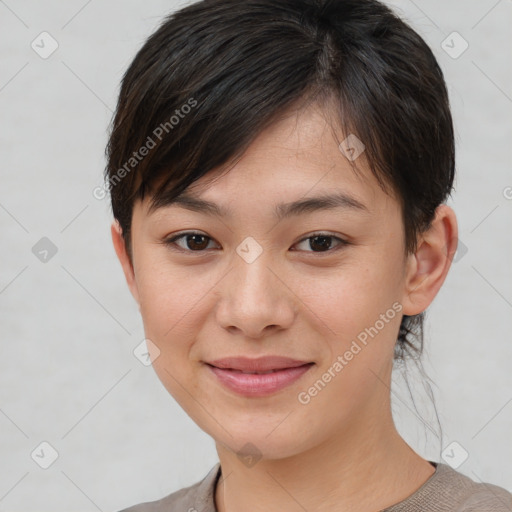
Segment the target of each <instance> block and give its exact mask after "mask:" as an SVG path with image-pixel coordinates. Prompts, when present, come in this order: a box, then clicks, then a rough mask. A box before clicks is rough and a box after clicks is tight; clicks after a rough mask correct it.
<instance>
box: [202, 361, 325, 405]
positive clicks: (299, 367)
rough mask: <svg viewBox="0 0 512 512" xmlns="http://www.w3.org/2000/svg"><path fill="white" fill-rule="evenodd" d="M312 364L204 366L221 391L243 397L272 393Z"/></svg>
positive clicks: (307, 369) (248, 363)
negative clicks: (231, 392)
mask: <svg viewBox="0 0 512 512" xmlns="http://www.w3.org/2000/svg"><path fill="white" fill-rule="evenodd" d="M314 364H315V363H313V362H307V361H300V360H297V359H290V358H285V357H281V356H266V357H262V358H258V359H248V358H240V357H237V358H224V359H217V360H215V361H212V362H209V363H206V365H207V366H208V367H209V369H210V370H211V372H212V373H213V374H214V375H215V376H216V378H217V381H218V382H220V383H221V384H222V385H223V386H224V387H225V388H227V389H229V390H230V391H234V392H235V393H237V394H241V395H243V396H246V397H261V396H267V395H269V394H272V393H276V392H277V391H280V390H282V389H283V388H285V387H287V386H289V385H291V384H292V383H294V382H295V381H297V380H298V379H299V378H300V377H301V376H302V375H304V374H305V373H307V372H308V371H309V370H310V368H311V367H313V366H314Z"/></svg>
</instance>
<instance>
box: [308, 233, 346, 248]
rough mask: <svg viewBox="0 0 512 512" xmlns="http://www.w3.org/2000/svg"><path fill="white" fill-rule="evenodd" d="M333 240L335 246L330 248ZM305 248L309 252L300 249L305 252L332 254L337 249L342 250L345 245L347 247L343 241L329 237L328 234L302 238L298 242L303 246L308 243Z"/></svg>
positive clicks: (332, 236)
mask: <svg viewBox="0 0 512 512" xmlns="http://www.w3.org/2000/svg"><path fill="white" fill-rule="evenodd" d="M333 240H334V241H336V242H337V244H336V246H335V247H334V248H332V244H333ZM308 241H309V243H308V244H307V246H306V247H307V248H309V249H311V250H309V251H308V250H307V248H306V249H302V250H305V251H306V252H316V253H318V252H333V251H335V250H337V249H340V248H342V247H343V246H345V245H348V242H346V241H345V240H342V239H341V238H339V237H337V236H334V235H330V234H329V233H315V234H313V235H311V236H309V237H307V238H304V239H303V240H301V241H300V242H299V244H305V242H308Z"/></svg>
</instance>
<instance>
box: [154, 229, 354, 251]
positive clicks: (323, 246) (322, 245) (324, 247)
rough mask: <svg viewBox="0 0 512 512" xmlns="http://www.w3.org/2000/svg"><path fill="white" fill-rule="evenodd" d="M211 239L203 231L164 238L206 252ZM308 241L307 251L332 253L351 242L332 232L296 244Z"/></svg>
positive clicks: (181, 247) (182, 247) (168, 243)
mask: <svg viewBox="0 0 512 512" xmlns="http://www.w3.org/2000/svg"><path fill="white" fill-rule="evenodd" d="M209 241H210V242H211V241H213V239H212V238H211V237H209V236H207V235H204V234H203V233H198V232H195V231H187V232H185V233H180V234H178V235H175V236H173V237H171V238H168V239H166V240H164V241H163V244H164V245H166V246H168V247H171V248H172V249H174V248H175V247H177V248H178V250H182V251H185V252H204V251H205V250H206V249H208V245H209ZM308 241H309V248H310V249H312V250H307V249H302V250H303V251H305V252H313V253H325V252H331V253H332V252H334V251H337V250H339V249H342V248H343V247H344V246H346V245H349V244H350V242H347V241H346V240H343V239H342V238H340V237H338V236H335V235H332V234H330V233H313V234H312V235H310V236H308V237H306V238H303V239H302V240H300V241H299V242H297V244H295V245H300V244H305V243H306V242H308ZM333 241H335V242H337V244H336V245H335V247H334V248H332V243H333Z"/></svg>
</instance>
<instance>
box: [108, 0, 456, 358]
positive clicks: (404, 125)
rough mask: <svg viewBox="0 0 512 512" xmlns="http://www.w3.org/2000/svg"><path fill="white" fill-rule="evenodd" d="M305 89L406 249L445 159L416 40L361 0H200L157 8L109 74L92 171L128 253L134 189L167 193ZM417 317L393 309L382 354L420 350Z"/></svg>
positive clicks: (444, 140)
mask: <svg viewBox="0 0 512 512" xmlns="http://www.w3.org/2000/svg"><path fill="white" fill-rule="evenodd" d="M311 101H317V102H319V103H321V104H322V105H324V106H325V108H326V109H327V108H328V107H331V109H332V107H334V108H333V109H332V110H331V115H332V112H334V118H336V119H337V122H338V124H339V126H340V127H342V130H343V133H345V134H347V135H348V134H350V133H352V134H355V135H356V136H357V137H358V138H359V139H360V140H361V141H363V143H364V145H365V153H364V158H365V161H366V162H367V163H368V165H369V168H370V169H371V171H372V173H373V174H374V176H375V177H376V178H377V179H378V181H379V183H380V184H381V186H382V187H383V189H384V190H386V189H389V190H390V191H392V192H393V193H394V194H395V195H396V197H397V198H398V200H399V202H400V204H401V207H402V214H403V225H404V234H405V246H406V253H407V252H413V251H415V249H416V241H417V236H418V234H420V233H421V232H422V231H423V230H425V229H427V228H428V227H429V226H430V224H431V222H432V220H433V218H434V215H435V210H436V208H437V206H438V205H440V204H441V203H443V202H445V201H446V199H447V198H448V196H449V194H450V193H451V190H452V186H453V179H454V172H455V154H454V134H453V126H452V118H451V113H450V108H449V101H448V94H447V90H446V85H445V82H444V77H443V74H442V71H441V69H440V67H439V65H438V63H437V61H436V59H435V57H434V55H433V53H432V51H431V50H430V48H429V47H428V46H427V44H426V43H425V41H424V40H423V39H422V38H421V37H420V36H419V35H418V34H417V33H416V32H415V31H414V30H413V29H412V28H411V27H409V26H408V25H407V24H406V23H405V22H404V21H402V20H401V19H400V18H399V17H398V16H397V15H395V14H394V13H393V12H392V11H391V10H390V9H389V8H388V7H386V6H385V5H384V4H382V3H380V2H378V1H375V0H244V1H240V0H203V1H200V2H197V3H194V4H191V5H188V6H187V7H185V8H183V9H181V10H179V11H177V12H174V13H172V14H171V15H170V16H168V17H167V18H166V19H165V20H164V22H163V23H162V24H161V26H160V27H159V28H158V29H157V30H156V32H155V33H154V34H152V35H151V36H150V37H149V38H148V40H147V41H146V43H145V44H144V46H143V47H142V48H141V49H140V51H139V52H138V53H137V55H136V56H135V58H134V60H133V62H132V63H131V65H130V66H129V68H128V70H127V71H126V73H125V74H124V77H123V79H122V83H121V90H120V94H119V100H118V104H117V109H116V112H115V115H114V119H113V122H112V129H111V134H110V139H109V143H108V146H107V158H108V162H107V168H106V171H105V178H106V183H107V186H108V188H109V191H110V195H111V201H112V210H113V214H114V217H115V218H116V219H117V220H118V221H119V223H120V226H121V228H122V231H123V237H124V241H125V244H126V247H127V250H128V253H129V254H131V241H130V227H131V218H132V213H133V206H134V203H135V201H136V200H137V199H143V198H144V197H146V196H149V197H150V199H151V204H152V206H153V207H154V208H157V207H159V206H161V205H164V204H166V203H168V202H169V201H170V200H172V199H173V198H174V197H176V196H177V195H179V194H180V193H181V192H183V191H184V190H185V189H186V188H187V187H188V186H189V185H191V184H192V183H194V182H195V181H196V180H198V179H199V178H201V177H202V176H204V175H205V174H207V173H208V172H209V171H211V170H213V169H216V168H219V166H222V165H226V163H228V162H231V161H233V160H234V159H236V158H238V157H240V156H241V155H242V154H243V152H244V151H245V149H247V147H248V146H249V145H250V143H251V142H252V140H254V138H255V137H256V136H257V135H258V134H259V133H260V132H261V131H262V130H263V129H264V128H265V127H267V126H268V125H269V124H271V123H272V122H273V121H274V120H275V118H276V116H279V115H280V114H282V113H283V112H285V111H287V109H289V108H290V107H291V106H293V105H295V104H297V103H298V104H302V103H301V102H304V104H305V103H307V102H311ZM423 320H424V313H421V314H419V315H415V316H407V315H404V316H403V318H402V323H401V326H400V331H399V335H398V340H397V344H396V347H395V360H403V358H404V356H405V354H406V353H407V354H409V355H411V356H419V355H421V353H422V349H423ZM414 338H416V340H417V341H416V342H414Z"/></svg>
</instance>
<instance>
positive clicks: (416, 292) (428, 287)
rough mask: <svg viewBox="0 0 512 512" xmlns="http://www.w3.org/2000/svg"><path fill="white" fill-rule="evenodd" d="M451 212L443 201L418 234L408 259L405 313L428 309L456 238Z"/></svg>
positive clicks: (453, 252)
mask: <svg viewBox="0 0 512 512" xmlns="http://www.w3.org/2000/svg"><path fill="white" fill-rule="evenodd" d="M457 236H458V228H457V219H456V217H455V213H454V211H453V210H452V209H451V208H450V207H449V206H447V205H445V204H442V205H440V206H438V208H437V209H436V216H435V218H434V220H433V221H432V225H431V227H430V228H429V229H428V230H427V231H425V232H424V233H422V234H421V236H420V239H419V241H418V247H417V250H416V252H415V253H414V254H411V255H409V257H408V260H407V269H406V278H405V289H404V298H403V301H402V304H403V312H404V314H405V315H417V314H419V313H421V312H422V311H424V310H425V309H427V307H428V306H429V305H430V304H431V302H432V301H433V300H434V297H435V296H436V295H437V293H438V291H439V290H440V288H441V286H442V284H443V283H444V280H445V279H446V276H447V274H448V271H449V269H450V266H451V263H452V260H453V256H454V255H455V252H456V250H457V241H458V238H457Z"/></svg>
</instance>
